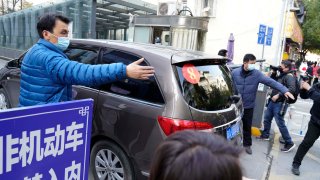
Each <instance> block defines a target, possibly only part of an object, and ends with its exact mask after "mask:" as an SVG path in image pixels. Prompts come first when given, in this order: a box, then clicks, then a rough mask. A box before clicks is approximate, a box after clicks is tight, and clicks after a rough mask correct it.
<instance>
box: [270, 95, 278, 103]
mask: <svg viewBox="0 0 320 180" xmlns="http://www.w3.org/2000/svg"><path fill="white" fill-rule="evenodd" d="M278 99H279V94H277V95H274V96H272V98H271V100H272V101H273V102H276V101H277V100H278Z"/></svg>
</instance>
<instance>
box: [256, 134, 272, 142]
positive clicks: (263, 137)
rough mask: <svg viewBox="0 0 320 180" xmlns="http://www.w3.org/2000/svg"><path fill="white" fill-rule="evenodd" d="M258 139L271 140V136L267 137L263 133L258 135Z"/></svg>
mask: <svg viewBox="0 0 320 180" xmlns="http://www.w3.org/2000/svg"><path fill="white" fill-rule="evenodd" d="M257 139H260V140H265V141H269V140H270V138H269V137H266V136H263V135H261V136H258V137H257Z"/></svg>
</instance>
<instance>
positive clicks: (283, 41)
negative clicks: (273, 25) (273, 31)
mask: <svg viewBox="0 0 320 180" xmlns="http://www.w3.org/2000/svg"><path fill="white" fill-rule="evenodd" d="M288 2H289V0H285V2H284V6H283V8H282V9H283V11H282V13H283V14H282V25H281V33H280V35H281V37H280V38H279V39H280V40H279V43H278V44H279V46H280V47H279V46H278V58H277V59H276V65H279V64H280V62H281V59H282V54H283V50H284V48H285V45H286V24H287V12H288Z"/></svg>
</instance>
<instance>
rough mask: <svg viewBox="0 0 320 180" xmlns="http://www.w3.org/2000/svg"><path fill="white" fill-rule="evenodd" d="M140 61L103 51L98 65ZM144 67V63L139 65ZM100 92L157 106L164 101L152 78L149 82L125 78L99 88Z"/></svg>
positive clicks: (108, 50) (106, 50)
mask: <svg viewBox="0 0 320 180" xmlns="http://www.w3.org/2000/svg"><path fill="white" fill-rule="evenodd" d="M138 59H140V57H138V56H136V55H133V54H130V53H126V52H123V51H118V50H113V49H105V50H103V51H102V55H101V59H100V60H99V64H111V63H124V64H126V65H128V64H130V63H132V62H134V61H136V60H138ZM141 65H142V66H146V65H147V64H146V62H143V63H141ZM101 90H103V91H106V92H111V93H115V94H119V95H123V96H127V97H131V98H136V99H140V100H143V101H148V102H152V103H157V104H163V103H164V100H163V97H162V95H161V92H160V89H159V87H158V84H157V82H156V80H155V78H154V77H151V78H149V80H136V79H131V78H126V79H124V80H119V81H116V82H113V83H109V84H105V85H103V86H101Z"/></svg>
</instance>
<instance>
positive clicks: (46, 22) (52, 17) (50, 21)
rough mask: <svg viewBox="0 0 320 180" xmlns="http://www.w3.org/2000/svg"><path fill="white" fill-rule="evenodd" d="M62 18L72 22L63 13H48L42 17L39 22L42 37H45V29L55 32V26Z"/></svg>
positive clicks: (64, 20) (39, 31)
mask: <svg viewBox="0 0 320 180" xmlns="http://www.w3.org/2000/svg"><path fill="white" fill-rule="evenodd" d="M57 20H60V21H62V22H64V23H66V24H69V23H70V20H69V19H68V18H67V17H65V16H62V15H58V14H53V13H48V14H45V15H43V16H41V17H40V20H39V22H38V23H37V31H38V35H39V37H40V38H43V34H42V32H43V31H44V30H46V31H49V32H51V33H53V32H52V31H53V28H54V27H55V25H56V21H57Z"/></svg>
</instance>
